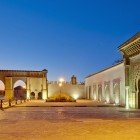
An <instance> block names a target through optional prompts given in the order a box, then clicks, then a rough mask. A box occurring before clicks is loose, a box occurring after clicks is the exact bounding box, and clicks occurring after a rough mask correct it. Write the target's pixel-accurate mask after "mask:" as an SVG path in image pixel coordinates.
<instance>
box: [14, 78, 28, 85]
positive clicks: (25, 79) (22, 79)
mask: <svg viewBox="0 0 140 140" xmlns="http://www.w3.org/2000/svg"><path fill="white" fill-rule="evenodd" d="M18 81H22V82H24V83H25V85H27V78H24V77H16V78H15V77H13V78H12V85H13V87H14V85H15V83H16V82H18Z"/></svg>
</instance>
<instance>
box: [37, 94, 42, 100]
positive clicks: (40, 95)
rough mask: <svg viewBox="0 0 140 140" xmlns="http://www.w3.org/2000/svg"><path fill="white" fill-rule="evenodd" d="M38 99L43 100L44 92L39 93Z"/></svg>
mask: <svg viewBox="0 0 140 140" xmlns="http://www.w3.org/2000/svg"><path fill="white" fill-rule="evenodd" d="M38 99H39V100H41V99H42V92H39V93H38Z"/></svg>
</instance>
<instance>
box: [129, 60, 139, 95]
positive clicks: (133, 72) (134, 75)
mask: <svg viewBox="0 0 140 140" xmlns="http://www.w3.org/2000/svg"><path fill="white" fill-rule="evenodd" d="M138 79H140V63H134V64H131V67H130V79H129V81H130V89H131V92H133V93H136V92H137V91H136V85H137V82H138Z"/></svg>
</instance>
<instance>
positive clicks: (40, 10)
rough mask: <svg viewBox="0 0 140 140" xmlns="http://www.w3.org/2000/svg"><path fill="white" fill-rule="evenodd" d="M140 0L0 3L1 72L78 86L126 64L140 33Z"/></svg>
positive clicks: (9, 0)
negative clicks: (127, 48) (126, 50)
mask: <svg viewBox="0 0 140 140" xmlns="http://www.w3.org/2000/svg"><path fill="white" fill-rule="evenodd" d="M139 5H140V0H0V69H23V70H42V69H44V68H46V69H48V80H49V81H50V80H58V79H59V77H64V78H65V79H66V80H67V81H69V80H70V77H71V76H72V75H73V74H74V75H76V76H77V78H78V81H84V78H85V76H87V75H89V74H91V73H93V72H96V71H98V70H101V69H102V68H105V67H108V66H110V65H112V64H113V63H114V61H115V60H118V59H119V58H121V55H120V53H119V52H118V50H117V47H118V46H119V45H120V44H122V43H123V42H124V41H126V40H127V39H128V38H129V37H131V36H132V35H134V34H135V33H136V32H138V31H140V9H139Z"/></svg>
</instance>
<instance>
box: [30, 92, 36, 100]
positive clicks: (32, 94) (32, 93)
mask: <svg viewBox="0 0 140 140" xmlns="http://www.w3.org/2000/svg"><path fill="white" fill-rule="evenodd" d="M30 99H31V100H34V99H35V93H34V92H31V94H30Z"/></svg>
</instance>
